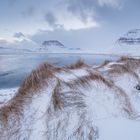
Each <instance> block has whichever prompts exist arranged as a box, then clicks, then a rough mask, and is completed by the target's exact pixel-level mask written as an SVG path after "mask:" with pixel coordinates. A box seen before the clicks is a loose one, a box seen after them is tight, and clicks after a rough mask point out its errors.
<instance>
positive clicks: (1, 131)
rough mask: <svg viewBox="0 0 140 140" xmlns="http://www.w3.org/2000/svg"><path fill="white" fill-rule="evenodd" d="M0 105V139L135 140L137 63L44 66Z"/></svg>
mask: <svg viewBox="0 0 140 140" xmlns="http://www.w3.org/2000/svg"><path fill="white" fill-rule="evenodd" d="M14 93H15V94H14ZM1 95H2V96H1ZM14 95H15V96H14ZM0 101H1V106H0V108H1V109H0V135H1V140H9V139H10V140H24V139H29V140H45V139H47V140H139V139H140V133H139V129H140V109H139V108H140V59H133V58H126V57H123V58H121V59H119V60H117V61H106V62H104V63H102V64H98V65H89V64H85V63H84V62H82V61H78V62H76V63H75V64H72V65H68V66H63V67H62V66H61V67H59V66H56V65H50V64H47V63H45V64H42V65H40V66H39V67H38V68H37V69H36V70H34V71H32V73H31V74H30V75H29V76H28V77H27V78H26V79H25V80H24V81H23V83H22V84H21V86H20V87H19V90H18V91H17V88H15V89H3V90H0Z"/></svg>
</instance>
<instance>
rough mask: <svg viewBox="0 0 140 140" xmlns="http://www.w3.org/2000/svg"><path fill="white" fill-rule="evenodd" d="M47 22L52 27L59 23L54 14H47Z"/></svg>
mask: <svg viewBox="0 0 140 140" xmlns="http://www.w3.org/2000/svg"><path fill="white" fill-rule="evenodd" d="M45 20H46V22H47V23H48V24H49V25H50V26H53V25H55V24H56V21H57V19H56V17H55V16H54V14H53V13H52V12H48V13H46V15H45Z"/></svg>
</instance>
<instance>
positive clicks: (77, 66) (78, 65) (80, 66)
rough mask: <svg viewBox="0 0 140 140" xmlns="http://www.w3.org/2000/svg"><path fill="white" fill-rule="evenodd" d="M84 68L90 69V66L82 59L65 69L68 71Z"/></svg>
mask: <svg viewBox="0 0 140 140" xmlns="http://www.w3.org/2000/svg"><path fill="white" fill-rule="evenodd" d="M82 67H88V65H87V64H85V62H84V61H83V60H82V59H79V60H78V61H76V62H75V63H73V64H70V65H67V66H65V67H64V68H66V69H78V68H82Z"/></svg>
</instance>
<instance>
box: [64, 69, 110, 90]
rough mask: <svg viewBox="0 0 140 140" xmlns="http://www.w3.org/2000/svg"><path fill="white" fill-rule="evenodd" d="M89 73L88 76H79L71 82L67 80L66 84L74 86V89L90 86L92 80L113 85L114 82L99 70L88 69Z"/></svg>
mask: <svg viewBox="0 0 140 140" xmlns="http://www.w3.org/2000/svg"><path fill="white" fill-rule="evenodd" d="M88 72H89V74H88V75H86V76H82V77H77V79H74V80H72V81H70V82H65V84H66V85H67V86H68V87H70V88H72V89H76V88H77V87H79V86H80V87H81V86H82V87H84V88H86V87H90V83H91V81H98V82H101V83H104V84H105V85H107V86H108V87H112V83H111V82H110V81H108V80H107V79H105V78H104V77H103V76H102V75H100V74H99V73H98V72H96V71H93V70H92V71H91V70H89V71H88Z"/></svg>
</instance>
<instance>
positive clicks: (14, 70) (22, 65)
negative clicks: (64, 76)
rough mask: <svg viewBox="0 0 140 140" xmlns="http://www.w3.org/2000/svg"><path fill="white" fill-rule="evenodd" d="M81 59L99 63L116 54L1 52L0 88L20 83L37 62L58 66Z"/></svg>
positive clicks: (15, 85)
mask: <svg viewBox="0 0 140 140" xmlns="http://www.w3.org/2000/svg"><path fill="white" fill-rule="evenodd" d="M78 59H83V60H84V61H85V62H86V63H87V64H99V63H102V62H103V61H104V60H116V59H118V56H112V55H96V54H45V53H43V54H41V53H40V54H1V55H0V89H1V88H12V87H17V86H19V85H20V83H21V82H22V80H23V79H24V78H25V77H26V76H27V75H28V74H29V73H30V72H31V71H32V70H33V69H34V68H36V67H37V66H38V65H39V64H41V63H43V62H48V63H51V64H55V65H58V66H63V65H67V64H70V63H74V62H75V61H76V60H78Z"/></svg>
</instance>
